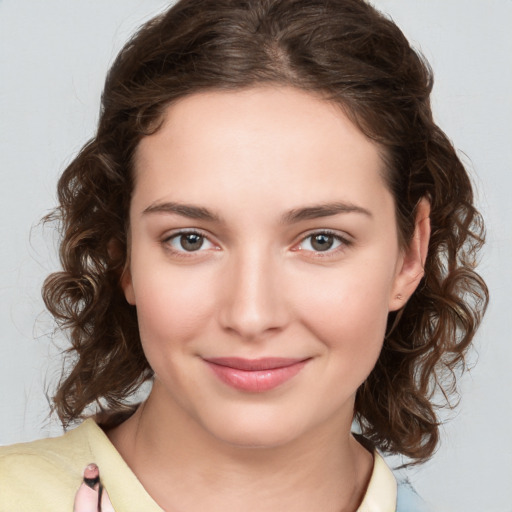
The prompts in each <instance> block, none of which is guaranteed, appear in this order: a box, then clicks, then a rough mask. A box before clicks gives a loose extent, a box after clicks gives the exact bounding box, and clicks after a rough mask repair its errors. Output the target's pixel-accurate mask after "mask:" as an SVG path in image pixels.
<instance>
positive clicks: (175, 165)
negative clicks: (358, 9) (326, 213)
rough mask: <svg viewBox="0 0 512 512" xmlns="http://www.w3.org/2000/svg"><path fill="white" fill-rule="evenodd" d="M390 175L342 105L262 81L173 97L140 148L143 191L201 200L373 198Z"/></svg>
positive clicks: (139, 191) (288, 202)
mask: <svg viewBox="0 0 512 512" xmlns="http://www.w3.org/2000/svg"><path fill="white" fill-rule="evenodd" d="M384 176H385V165H384V162H383V159H382V157H381V151H380V149H379V147H378V146H377V145H376V144H375V143H374V142H372V141H371V140H369V139H368V138H367V137H366V136H365V135H363V134H362V132H361V131H360V130H359V129H358V128H357V127H356V126H355V125H354V124H353V123H352V122H350V120H349V119H348V118H347V116H346V115H345V114H344V112H343V110H342V109H341V107H340V106H338V105H335V104H333V103H329V102H327V101H324V100H322V99H320V98H318V97H316V96H314V95H312V94H310V93H307V92H304V91H300V90H297V89H294V88H290V87H259V88H252V89H247V90H241V91H236V92H218V91H210V92H203V93H198V94H194V95H190V96H188V97H185V98H183V99H181V100H179V101H178V102H176V103H174V104H172V105H171V106H169V107H168V109H167V111H166V113H165V117H164V122H163V124H162V126H161V127H160V129H159V130H158V131H157V132H156V133H155V134H153V135H151V136H148V137H145V138H144V139H142V141H141V142H140V144H139V147H138V148H137V152H136V158H135V182H136V187H135V195H136V196H141V195H143V196H146V202H147V201H149V200H151V199H152V200H158V199H161V198H164V196H172V197H171V199H172V200H178V201H179V200H186V201H188V202H190V201H194V202H201V203H202V202H208V201H209V200H210V199H211V200H212V201H213V200H215V198H216V197H217V198H218V196H219V194H226V197H231V199H232V200H234V198H235V197H236V196H246V198H247V199H250V198H254V197H255V196H257V195H258V194H261V195H262V196H264V197H265V198H266V199H272V200H274V201H277V202H278V203H280V204H283V206H288V207H291V208H293V207H294V206H295V204H294V203H297V202H298V203H301V204H304V203H307V202H311V201H315V200H321V201H338V200H347V201H352V202H353V201H354V200H356V199H357V200H359V201H365V202H366V203H368V202H372V201H375V199H376V197H377V196H379V195H383V194H385V193H386V192H387V186H386V182H385V178H384ZM180 195H185V196H186V197H180ZM387 195H389V193H388V194H387ZM160 196H161V197H160ZM317 196H318V197H317ZM349 196H351V197H349ZM388 199H389V198H388Z"/></svg>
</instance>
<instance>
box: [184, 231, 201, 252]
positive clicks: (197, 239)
mask: <svg viewBox="0 0 512 512" xmlns="http://www.w3.org/2000/svg"><path fill="white" fill-rule="evenodd" d="M180 244H181V247H183V249H185V250H186V251H196V250H197V249H200V248H201V246H202V245H203V237H202V236H201V235H196V234H195V233H188V234H186V235H181V239H180Z"/></svg>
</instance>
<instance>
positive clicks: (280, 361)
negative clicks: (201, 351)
mask: <svg viewBox="0 0 512 512" xmlns="http://www.w3.org/2000/svg"><path fill="white" fill-rule="evenodd" d="M309 360H310V359H309V358H308V359H296V358H294V359H292V358H283V357H268V358H261V359H243V358H238V357H218V358H211V359H204V361H205V363H206V364H207V365H208V366H209V367H210V369H211V370H212V371H213V373H214V374H215V375H216V376H217V377H218V378H219V379H220V380H221V381H222V382H224V384H227V385H228V386H230V387H233V388H235V389H238V390H241V391H246V392H252V393H261V392H264V391H270V390H272V389H274V388H276V387H278V386H281V385H282V384H284V383H285V382H287V381H288V380H290V379H292V378H293V377H294V376H295V375H297V374H298V373H299V372H300V371H301V370H302V368H304V366H305V365H306V363H307V362H308V361H309Z"/></svg>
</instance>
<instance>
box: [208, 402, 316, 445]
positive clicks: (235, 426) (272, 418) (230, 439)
mask: <svg viewBox="0 0 512 512" xmlns="http://www.w3.org/2000/svg"><path fill="white" fill-rule="evenodd" d="M253 413H254V411H253ZM203 428H205V429H206V430H207V431H209V433H210V434H211V435H212V436H213V437H215V438H216V439H217V440H218V441H221V442H223V443H226V444H228V445H231V446H233V447H238V448H249V449H266V448H278V447H280V446H284V445H287V444H289V443H291V442H293V441H294V440H296V439H297V438H299V437H301V435H302V434H303V433H304V430H306V429H304V428H300V426H299V423H298V422H297V421H293V419H292V418H288V419H285V418H283V414H268V413H267V414H265V413H264V412H260V413H257V414H250V413H247V412H245V411H240V414H239V415H237V416H234V415H223V416H222V418H215V420H214V421H211V422H209V421H208V422H203Z"/></svg>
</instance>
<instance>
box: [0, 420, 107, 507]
mask: <svg viewBox="0 0 512 512" xmlns="http://www.w3.org/2000/svg"><path fill="white" fill-rule="evenodd" d="M91 423H92V424H91ZM94 428H98V427H97V426H96V424H95V423H94V422H92V421H91V420H87V421H86V422H84V423H83V424H82V425H81V426H80V427H78V428H76V429H74V430H72V431H69V432H68V433H66V434H64V435H63V436H60V437H56V438H51V439H42V440H39V441H34V442H31V443H21V444H15V445H11V446H4V447H0V510H2V511H3V510H16V511H20V512H21V511H24V510H27V511H29V510H38V511H41V512H43V511H46V510H48V511H50V510H51V511H52V512H56V511H59V510H67V511H69V510H72V509H73V499H74V494H75V492H76V489H77V488H78V486H79V485H80V482H81V479H82V472H83V468H84V467H85V466H86V465H87V464H88V463H89V462H91V457H92V452H91V446H90V435H89V434H90V431H91V429H94Z"/></svg>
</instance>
